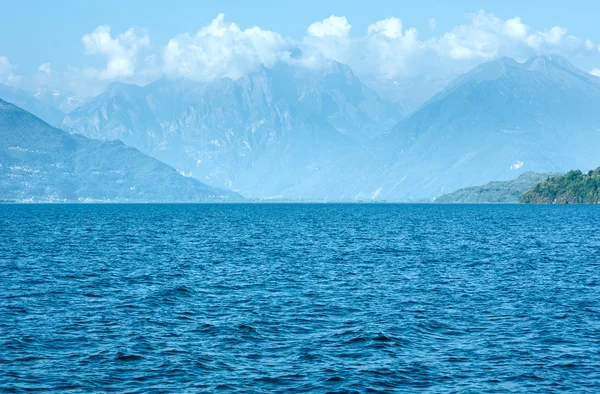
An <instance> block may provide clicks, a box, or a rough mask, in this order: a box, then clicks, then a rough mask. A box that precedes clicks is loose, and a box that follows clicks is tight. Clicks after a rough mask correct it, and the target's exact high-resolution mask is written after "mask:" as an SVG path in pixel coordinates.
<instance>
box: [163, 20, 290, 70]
mask: <svg viewBox="0 0 600 394" xmlns="http://www.w3.org/2000/svg"><path fill="white" fill-rule="evenodd" d="M289 47H290V42H289V40H287V39H285V38H283V37H282V36H281V35H280V34H279V33H276V32H273V31H269V30H263V29H261V28H259V27H251V28H248V29H245V30H242V29H240V27H239V26H238V25H237V24H235V23H227V22H225V17H224V15H223V14H219V15H218V16H217V17H216V18H215V19H213V20H212V22H210V23H209V24H208V25H207V26H205V27H203V28H202V29H200V30H199V31H198V32H197V33H195V34H189V33H188V34H182V35H179V36H177V37H175V38H173V39H171V40H169V42H168V44H167V46H166V48H165V49H164V52H163V66H164V72H165V73H166V74H167V75H169V76H175V77H186V78H191V79H195V80H202V81H210V80H214V79H217V78H222V77H230V78H237V77H239V76H241V75H242V74H244V73H247V72H249V71H251V70H253V69H256V68H257V67H258V66H259V65H261V64H264V65H265V66H267V67H269V66H272V65H274V64H275V63H276V62H277V61H278V60H279V59H281V58H282V57H283V56H284V55H285V53H289Z"/></svg>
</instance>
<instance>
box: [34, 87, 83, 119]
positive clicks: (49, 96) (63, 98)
mask: <svg viewBox="0 0 600 394" xmlns="http://www.w3.org/2000/svg"><path fill="white" fill-rule="evenodd" d="M33 97H35V98H36V99H37V100H38V101H41V102H42V103H45V104H47V105H49V106H51V107H53V108H56V109H58V110H60V111H61V112H62V113H63V114H67V113H69V112H71V111H72V110H74V109H75V108H77V107H80V106H82V105H83V104H85V103H86V101H87V100H88V99H87V98H85V97H81V96H75V95H69V94H65V93H64V92H61V91H60V90H56V89H38V90H37V91H36V92H35V94H34V95H33ZM62 118H64V115H62V116H61V121H62Z"/></svg>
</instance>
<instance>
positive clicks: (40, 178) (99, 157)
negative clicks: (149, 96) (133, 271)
mask: <svg viewBox="0 0 600 394" xmlns="http://www.w3.org/2000/svg"><path fill="white" fill-rule="evenodd" d="M232 199H233V200H235V199H240V196H239V195H237V194H236V193H232V192H228V191H223V190H217V189H214V188H212V187H209V186H207V185H205V184H203V183H201V182H199V181H197V180H194V179H191V178H187V177H184V176H182V175H180V174H178V173H177V172H176V171H175V170H174V169H173V168H171V167H168V166H167V165H165V164H163V163H161V162H159V161H158V160H156V159H153V158H151V157H148V156H146V155H144V154H143V153H141V152H139V151H138V150H136V149H134V148H130V147H127V146H125V145H124V144H123V143H121V142H119V141H110V142H102V141H98V140H93V139H88V138H85V137H83V136H79V135H70V134H68V133H65V132H63V131H61V130H58V129H55V128H53V127H51V126H50V125H48V124H47V123H45V122H43V121H42V120H40V119H39V118H37V117H35V116H33V115H32V114H30V113H29V112H26V111H24V110H22V109H21V108H18V107H17V106H15V105H13V104H10V103H7V102H5V101H3V100H0V200H18V201H27V200H29V201H90V200H99V201H182V202H184V201H186V202H187V201H190V202H191V201H225V200H232Z"/></svg>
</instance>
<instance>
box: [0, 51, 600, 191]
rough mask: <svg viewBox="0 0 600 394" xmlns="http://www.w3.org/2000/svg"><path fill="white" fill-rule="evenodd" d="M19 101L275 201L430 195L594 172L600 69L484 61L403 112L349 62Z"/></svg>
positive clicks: (555, 61)
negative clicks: (78, 98)
mask: <svg viewBox="0 0 600 394" xmlns="http://www.w3.org/2000/svg"><path fill="white" fill-rule="evenodd" d="M392 82H393V83H394V84H397V82H396V81H390V83H392ZM403 86H404V85H403ZM405 86H410V84H406V85H405ZM380 88H381V87H380ZM398 88H399V87H398V86H395V87H394V86H390V91H394V89H398ZM381 89H383V88H381ZM381 89H379V90H381ZM409 90H410V89H409ZM12 94H13V97H14V96H15V94H16V93H15V92H13V93H12ZM427 95H430V94H429V93H427ZM416 96H419V95H416ZM0 97H2V91H0ZM419 97H420V96H419ZM20 99H21V104H22V106H23V107H24V108H26V109H30V110H31V111H32V112H33V113H36V112H37V114H39V116H40V117H42V118H44V119H46V120H48V121H50V122H51V123H53V124H54V122H58V123H60V127H61V128H63V129H65V130H67V131H69V132H71V133H73V134H82V135H84V136H87V137H89V138H93V139H100V140H106V141H111V140H121V141H122V142H123V143H125V144H126V145H128V146H131V147H134V148H136V149H139V150H140V151H141V152H143V153H145V154H147V155H149V156H152V157H154V158H156V159H158V160H160V161H162V162H164V163H166V164H168V165H169V166H171V167H173V168H175V169H176V170H177V171H178V172H179V173H181V174H184V175H186V176H187V177H191V178H195V179H197V180H199V181H201V182H203V183H206V184H208V185H211V186H213V187H217V188H221V189H223V188H225V189H231V190H235V191H237V192H239V193H241V194H242V195H244V196H247V197H252V198H259V199H266V200H269V199H283V200H318V201H323V200H326V201H329V200H333V201H340V200H341V201H345V200H349V201H357V200H358V201H362V200H369V201H371V200H374V201H423V200H433V199H434V198H436V197H439V196H441V195H444V194H447V193H449V192H452V191H454V190H457V189H461V188H465V187H469V186H474V185H482V184H485V183H487V182H490V181H507V180H512V179H515V178H517V177H518V176H519V175H521V174H523V173H525V172H528V171H534V172H539V173H548V172H550V173H558V172H566V171H568V170H569V169H572V168H578V169H581V170H588V169H590V168H594V167H596V166H597V165H598V156H597V152H598V149H599V148H600V111H598V108H599V107H600V78H598V77H595V76H592V75H590V74H588V73H585V72H583V71H581V70H579V69H577V68H576V67H574V66H573V65H571V64H570V63H569V62H568V61H567V60H565V59H564V58H562V57H560V56H554V55H552V56H538V57H534V58H531V59H529V60H528V61H526V62H524V63H519V62H517V61H515V60H513V59H510V58H501V59H498V60H495V61H492V62H489V63H485V64H481V65H480V66H478V67H476V68H475V69H473V70H471V71H470V72H468V73H467V74H464V75H462V76H460V77H458V78H456V79H455V80H453V81H452V82H450V83H449V84H448V85H447V86H446V87H445V88H444V89H443V90H441V91H440V92H438V93H437V94H435V95H434V96H433V97H431V98H430V99H429V100H428V101H426V102H425V103H424V104H422V105H421V106H420V107H419V108H418V109H417V110H415V111H414V112H412V113H411V114H408V115H407V113H406V111H405V110H403V109H402V108H400V105H398V100H395V101H396V102H392V101H389V100H387V99H383V98H381V97H380V96H379V95H378V94H377V93H376V92H375V91H373V90H372V89H371V88H369V87H368V86H367V85H365V84H364V83H362V82H361V81H360V80H359V78H358V77H356V75H354V73H353V72H352V70H351V69H350V68H349V67H348V66H346V65H343V64H340V63H331V64H330V65H329V66H327V67H325V68H324V69H319V70H308V69H304V68H301V67H297V66H292V65H284V64H279V65H276V66H274V67H272V68H266V67H262V68H260V69H259V70H258V71H256V72H253V73H249V74H246V75H244V76H242V77H241V78H239V79H237V80H231V79H229V78H224V79H222V80H218V81H216V82H212V83H200V82H194V81H189V80H170V79H160V80H158V81H155V82H153V83H151V84H149V85H146V86H137V85H128V84H124V83H114V84H112V85H111V86H109V88H108V89H107V90H106V91H105V92H103V93H102V94H100V95H99V96H97V97H95V98H92V99H89V100H87V101H86V102H84V103H83V104H82V105H80V106H79V107H77V108H76V109H75V110H73V111H71V112H70V113H69V114H68V115H66V116H63V118H62V120H60V121H58V120H56V115H55V114H54V113H53V112H52V111H50V110H48V109H47V108H46V107H44V106H42V107H40V108H36V107H35V105H34V104H37V103H31V102H27V101H26V100H24V98H23V97H21V98H20ZM38 101H39V100H38ZM404 101H405V102H407V100H404ZM418 101H419V100H417V101H415V102H418ZM48 102H49V101H48V100H46V101H44V103H48ZM44 103H42V104H44ZM44 111H46V112H44Z"/></svg>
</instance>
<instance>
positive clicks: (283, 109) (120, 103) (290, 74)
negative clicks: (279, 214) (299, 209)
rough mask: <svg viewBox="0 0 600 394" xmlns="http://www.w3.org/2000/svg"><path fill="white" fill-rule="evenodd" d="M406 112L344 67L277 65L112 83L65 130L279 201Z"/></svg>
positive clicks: (67, 122) (76, 113)
mask: <svg viewBox="0 0 600 394" xmlns="http://www.w3.org/2000/svg"><path fill="white" fill-rule="evenodd" d="M401 117H402V116H401V113H400V111H399V109H398V108H396V106H394V105H393V104H391V103H388V102H386V101H384V100H382V99H380V98H379V97H378V96H377V94H376V93H375V92H374V91H372V90H371V89H369V88H368V87H367V86H365V85H364V84H362V83H361V82H360V80H359V79H358V78H357V77H356V76H355V75H354V73H353V72H352V70H351V69H350V68H349V67H348V66H345V65H342V64H339V63H332V64H331V66H330V67H329V68H327V69H325V70H319V71H317V72H314V71H308V70H303V69H301V68H299V67H293V66H285V65H279V66H276V67H274V68H271V69H268V68H265V67H262V68H261V69H260V70H259V71H257V72H254V73H251V74H248V75H245V76H243V77H241V78H239V79H237V80H235V81H233V80H231V79H228V78H225V79H222V80H220V81H217V82H215V83H211V84H201V83H194V82H191V81H178V80H166V79H162V80H159V81H156V82H154V83H152V84H150V85H147V86H144V87H138V86H133V85H125V84H121V83H117V84H113V85H111V86H110V87H109V88H108V90H107V91H106V92H104V93H103V94H101V95H100V96H98V97H96V98H94V99H93V100H91V101H89V102H88V103H86V104H85V105H83V106H81V107H80V108H78V109H76V110H74V111H73V112H71V113H70V114H69V115H68V117H67V118H66V119H65V123H64V127H66V128H67V129H68V130H70V131H72V132H77V133H81V134H83V135H86V136H88V137H92V138H106V139H120V140H122V141H123V142H124V143H126V144H128V145H131V146H134V147H136V148H138V149H140V150H141V151H142V152H144V153H147V154H149V155H151V156H154V157H156V158H158V159H160V160H162V161H164V162H165V163H167V164H169V165H171V166H173V167H175V168H177V169H178V170H180V171H182V172H184V173H186V174H189V175H191V176H193V177H194V178H196V179H199V180H201V181H203V182H206V183H208V184H211V185H213V186H218V187H225V188H230V189H233V190H236V191H239V192H240V193H242V194H243V195H244V196H248V197H258V198H270V197H281V196H283V193H284V191H285V190H287V189H288V188H290V187H292V186H294V185H296V184H298V183H299V182H301V181H302V180H304V179H307V178H309V177H310V176H312V175H314V174H315V173H316V172H318V171H319V170H320V168H322V167H324V166H328V165H331V163H333V162H334V161H335V160H337V159H338V158H339V157H340V156H342V155H345V154H347V153H349V152H351V151H352V150H353V149H356V148H357V147H359V146H360V144H362V143H366V142H367V141H370V140H371V139H372V138H374V137H375V136H377V135H379V134H380V133H381V132H383V131H384V130H386V129H388V128H390V127H392V126H393V125H394V124H395V123H397V121H398V120H399V119H401Z"/></svg>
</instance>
